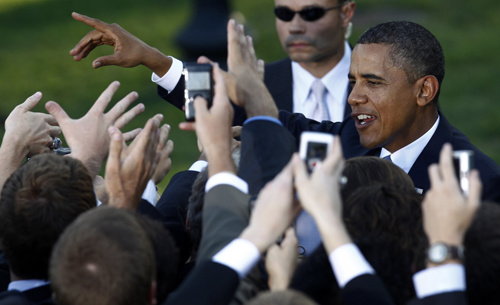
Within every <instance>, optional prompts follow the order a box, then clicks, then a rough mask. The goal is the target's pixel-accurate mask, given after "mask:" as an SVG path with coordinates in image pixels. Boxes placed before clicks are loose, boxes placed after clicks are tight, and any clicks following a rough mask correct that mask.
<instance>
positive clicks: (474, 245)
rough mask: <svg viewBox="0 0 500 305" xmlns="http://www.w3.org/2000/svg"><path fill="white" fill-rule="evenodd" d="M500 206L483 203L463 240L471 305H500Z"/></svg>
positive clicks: (493, 203) (492, 203)
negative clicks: (499, 288)
mask: <svg viewBox="0 0 500 305" xmlns="http://www.w3.org/2000/svg"><path fill="white" fill-rule="evenodd" d="M499 219H500V205H498V203H496V202H489V201H487V202H482V203H481V205H480V207H479V209H478V211H477V213H476V216H475V217H474V220H473V222H472V224H471V226H470V227H469V229H468V230H467V232H466V234H465V237H464V247H465V264H464V265H465V277H466V279H467V292H466V294H467V298H468V301H469V304H481V305H493V304H500V291H499V290H498V287H500V255H499V254H498V253H499V252H500V225H499V223H498V220H499Z"/></svg>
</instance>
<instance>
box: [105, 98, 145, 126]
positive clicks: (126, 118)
mask: <svg viewBox="0 0 500 305" xmlns="http://www.w3.org/2000/svg"><path fill="white" fill-rule="evenodd" d="M145 108H146V107H145V106H144V104H142V103H140V104H137V105H135V106H134V107H133V108H132V109H130V110H129V111H127V112H125V113H124V114H122V115H121V116H120V117H119V118H118V119H117V120H116V121H115V123H114V124H113V125H114V126H116V128H118V129H122V128H123V127H125V126H126V125H127V124H128V123H130V121H132V120H133V119H134V118H135V117H136V116H138V115H139V114H141V113H143V112H144V109H145Z"/></svg>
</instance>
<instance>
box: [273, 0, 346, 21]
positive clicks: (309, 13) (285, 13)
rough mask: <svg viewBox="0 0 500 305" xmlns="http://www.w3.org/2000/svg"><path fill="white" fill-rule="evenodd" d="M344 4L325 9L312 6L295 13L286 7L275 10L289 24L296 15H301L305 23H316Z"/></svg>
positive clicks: (277, 16) (275, 13)
mask: <svg viewBox="0 0 500 305" xmlns="http://www.w3.org/2000/svg"><path fill="white" fill-rule="evenodd" d="M343 5H344V4H339V5H337V6H334V7H329V8H323V7H319V6H311V7H306V8H304V9H301V10H300V11H294V10H291V9H289V8H288V7H286V6H278V7H275V8H274V15H276V18H278V19H279V20H281V21H285V22H289V21H292V19H293V17H294V16H295V14H299V15H300V18H302V19H303V20H305V21H316V20H318V19H320V18H321V17H323V16H324V15H325V13H326V12H327V11H330V10H334V9H338V8H340V7H342V6H343Z"/></svg>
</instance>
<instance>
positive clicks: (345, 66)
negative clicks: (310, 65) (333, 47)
mask: <svg viewBox="0 0 500 305" xmlns="http://www.w3.org/2000/svg"><path fill="white" fill-rule="evenodd" d="M350 64H351V47H350V46H349V44H348V43H347V42H345V48H344V56H343V57H342V59H341V60H340V61H339V63H338V64H337V65H336V66H335V67H334V68H333V69H332V70H330V71H329V72H328V73H327V74H326V75H325V76H324V77H323V78H321V82H322V83H323V85H325V87H326V93H325V99H326V103H327V105H328V112H329V114H330V118H331V121H332V122H342V120H343V119H344V112H345V107H346V101H347V85H348V84H349V78H348V77H347V75H348V74H349V66H350ZM292 76H293V112H299V113H302V114H304V116H306V117H307V118H310V119H317V118H314V117H312V114H313V112H314V109H315V107H316V100H315V98H314V96H313V94H311V86H312V84H313V82H314V80H315V79H316V78H315V77H314V76H313V75H312V74H311V73H309V72H308V71H307V70H306V69H304V68H302V66H300V64H299V63H297V62H292ZM347 107H349V106H347Z"/></svg>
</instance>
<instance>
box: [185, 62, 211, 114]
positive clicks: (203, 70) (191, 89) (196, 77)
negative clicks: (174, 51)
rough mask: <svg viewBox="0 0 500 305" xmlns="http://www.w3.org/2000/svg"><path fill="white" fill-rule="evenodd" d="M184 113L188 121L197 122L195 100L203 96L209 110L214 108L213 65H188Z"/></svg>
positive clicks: (186, 65)
mask: <svg viewBox="0 0 500 305" xmlns="http://www.w3.org/2000/svg"><path fill="white" fill-rule="evenodd" d="M182 74H183V75H184V82H185V86H184V112H185V115H186V121H188V122H192V121H194V120H195V112H194V99H195V98H196V97H197V96H201V97H203V98H205V99H206V100H207V101H208V108H210V106H212V99H213V96H214V90H213V84H214V81H213V77H212V65H210V64H196V63H186V64H185V66H184V70H183V71H182Z"/></svg>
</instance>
